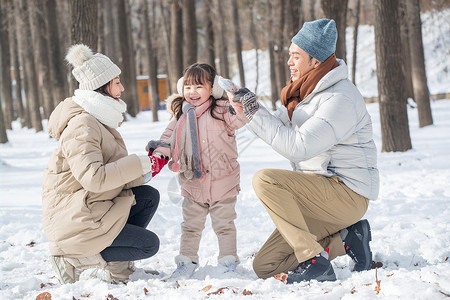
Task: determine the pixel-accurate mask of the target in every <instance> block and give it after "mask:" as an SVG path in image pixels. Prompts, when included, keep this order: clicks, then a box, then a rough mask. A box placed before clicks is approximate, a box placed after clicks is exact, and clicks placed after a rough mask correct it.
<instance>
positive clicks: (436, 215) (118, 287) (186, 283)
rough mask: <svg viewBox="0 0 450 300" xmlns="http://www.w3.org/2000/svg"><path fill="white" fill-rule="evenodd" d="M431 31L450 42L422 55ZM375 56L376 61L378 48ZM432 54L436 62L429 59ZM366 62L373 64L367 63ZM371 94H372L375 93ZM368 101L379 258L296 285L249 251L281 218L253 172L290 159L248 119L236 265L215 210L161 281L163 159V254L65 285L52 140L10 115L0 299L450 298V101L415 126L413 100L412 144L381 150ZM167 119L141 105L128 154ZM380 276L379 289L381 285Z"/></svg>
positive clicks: (169, 182) (173, 205)
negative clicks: (51, 193) (55, 257)
mask: <svg viewBox="0 0 450 300" xmlns="http://www.w3.org/2000/svg"><path fill="white" fill-rule="evenodd" d="M444 12H445V11H444ZM436 14H440V15H439V17H436V15H430V16H428V17H426V18H424V24H434V25H433V26H434V29H435V31H433V30H431V29H430V31H429V34H428V35H427V37H424V42H425V40H427V39H428V37H429V35H431V34H432V32H440V34H443V32H444V36H441V35H438V36H437V38H435V39H433V41H434V42H433V43H431V42H429V43H427V44H426V45H425V47H426V51H425V53H426V57H427V66H433V68H434V69H431V68H430V69H428V73H429V74H436V75H433V76H434V77H431V80H430V76H429V77H428V78H429V83H430V90H431V91H432V92H433V93H434V91H436V93H438V92H442V91H444V92H449V85H450V84H449V83H450V80H449V77H448V76H449V75H448V70H449V64H450V63H449V61H450V59H449V56H450V55H449V54H450V53H449V50H448V49H450V48H449V41H448V40H449V37H450V35H449V34H448V33H449V29H448V28H449V21H448V19H449V10H447V12H446V13H442V12H441V13H436ZM444 16H445V17H444ZM427 18H429V19H427ZM427 20H431V21H427ZM427 26H431V25H427ZM436 27H439V29H438V28H436ZM446 28H447V29H446ZM372 30H373V29H372ZM427 32H428V31H427ZM424 35H425V34H424ZM362 36H364V35H362ZM367 38H368V39H370V35H369V36H368V37H367ZM372 40H373V37H372ZM436 40H439V41H440V42H439V43H440V44H442V45H444V46H445V45H446V46H445V47H444V46H442V47H441V48H440V50H439V51H438V52H436V53H435V54H433V55H432V56H430V55H429V54H428V55H427V53H432V51H435V50H433V49H438V48H437V46H436V42H435V41H436ZM361 43H362V44H364V43H365V42H364V41H361ZM372 43H373V41H372ZM371 47H372V46H371ZM366 49H367V50H366V52H365V51H364V50H363V49H362V50H361V53H359V54H358V55H359V57H360V58H361V60H362V61H364V60H365V59H368V60H367V61H370V59H369V58H365V57H366V56H370V53H371V52H370V51H373V49H372V50H370V47H366ZM253 53H254V51H253ZM371 55H372V60H373V62H374V56H373V52H372V54H371ZM358 59H359V58H358ZM436 60H440V63H433V64H432V63H431V62H435V61H436ZM245 61H247V60H245ZM265 65H267V64H265ZM367 67H370V65H369V64H368V65H367ZM361 68H362V67H361ZM445 70H447V72H446V71H445ZM252 71H253V69H252V68H251V67H249V68H248V69H247V73H248V74H249V78H251V76H252V74H253V73H254V72H253V73H252ZM360 72H361V73H362V74H366V75H367V74H370V73H371V71H370V70H367V71H365V70H361V71H360ZM367 76H369V75H367ZM371 77H372V78H371V79H370V80H367V83H366V88H364V85H363V87H361V89H362V90H366V91H374V90H375V91H376V86H375V88H374V86H373V84H374V82H375V83H376V79H375V80H374V74H373V72H372V76H371ZM260 80H261V81H262V82H263V83H264V81H265V84H263V83H261V86H260V87H259V88H262V86H269V85H268V84H267V81H266V80H265V79H260ZM236 82H238V80H237V81H236ZM249 87H250V88H251V83H249ZM269 94H270V92H269V93H268V95H269ZM363 94H364V91H363ZM367 96H373V95H369V92H368V94H367ZM367 107H368V110H369V112H370V114H371V116H372V120H373V123H374V139H375V142H376V144H377V147H378V151H379V157H378V166H379V169H380V176H381V189H380V196H379V199H378V200H376V201H373V202H371V204H370V206H369V209H368V211H367V214H366V216H365V218H367V219H368V220H369V221H370V224H371V226H372V238H373V241H372V243H371V247H372V252H373V254H374V260H375V261H377V262H381V263H382V264H383V266H382V267H381V268H378V269H377V270H375V269H373V270H370V271H365V272H360V273H352V272H351V271H350V270H351V264H352V262H351V261H350V259H349V258H348V257H346V256H345V257H339V258H337V259H335V260H334V261H333V266H334V269H335V271H336V274H337V278H338V280H337V281H336V282H324V283H318V282H315V281H313V282H310V283H299V284H294V285H289V286H286V285H283V284H282V283H280V282H279V281H276V280H274V279H267V280H262V279H258V278H257V276H256V275H255V273H254V272H253V270H252V261H253V256H254V254H255V253H256V252H257V251H258V249H259V248H260V247H261V245H262V244H263V243H264V241H265V240H266V238H267V237H268V236H269V234H270V233H271V232H272V230H273V229H274V226H273V224H272V221H271V220H270V218H269V216H268V214H267V213H266V211H265V210H264V208H263V207H262V205H261V203H260V202H259V200H258V199H257V197H256V196H255V194H254V192H253V189H252V185H251V178H252V176H253V174H254V173H255V172H256V171H258V170H260V169H263V168H282V169H290V165H289V163H288V162H287V161H286V160H285V159H284V158H282V157H281V156H279V155H278V154H276V153H275V152H274V151H272V150H271V149H270V148H269V147H268V146H267V145H265V144H264V143H263V142H262V141H261V140H259V139H255V138H254V137H253V135H252V134H251V133H249V132H248V131H247V130H246V129H241V130H240V131H239V132H238V135H237V137H238V146H239V151H240V154H239V161H240V163H241V170H242V173H241V187H242V191H241V194H240V196H239V199H238V204H237V213H238V217H237V220H236V226H237V231H238V254H239V256H240V258H241V264H240V265H239V266H238V267H237V272H236V273H222V270H221V269H220V268H219V267H217V259H216V258H217V255H218V249H217V239H216V237H215V234H214V232H213V231H212V228H211V224H210V220H209V218H208V221H207V224H206V228H205V230H204V235H203V238H202V242H201V245H200V253H199V254H200V268H199V270H198V271H197V272H196V273H195V275H194V276H193V278H192V279H190V280H183V281H180V282H178V283H177V282H171V281H168V282H164V281H162V280H161V279H162V278H164V277H165V276H167V275H169V274H170V273H171V272H172V271H173V270H174V268H175V265H174V261H173V259H174V257H175V255H177V254H178V249H179V237H180V223H181V198H180V197H179V194H178V190H177V188H178V186H177V182H176V180H175V174H174V173H172V172H171V171H169V170H168V169H164V170H163V171H162V172H161V173H160V174H159V175H158V176H157V177H155V178H154V179H153V180H152V181H151V182H150V184H151V185H152V186H154V187H155V188H157V189H158V190H159V191H160V193H161V203H160V207H159V208H158V211H157V213H156V215H155V217H154V219H153V220H152V221H151V223H150V225H149V229H151V230H153V231H154V232H156V234H157V235H158V236H159V237H160V240H161V247H160V250H159V252H158V253H157V254H156V255H155V256H154V257H152V258H150V259H146V260H142V261H138V262H137V267H138V268H139V269H138V271H137V272H136V273H135V274H133V275H132V277H131V279H132V281H131V282H130V283H128V284H127V285H124V284H110V283H107V282H105V281H103V280H101V278H100V277H101V276H102V273H101V272H100V271H99V272H97V274H95V272H94V273H93V272H92V271H91V272H90V271H87V272H84V273H83V274H82V280H80V281H79V282H76V283H74V284H68V285H63V286H61V285H60V284H59V283H58V280H57V279H56V278H55V276H54V273H53V271H52V269H51V266H50V263H49V262H48V255H49V252H48V241H47V239H46V238H45V235H44V233H43V229H42V224H41V198H40V193H41V183H42V175H43V170H44V168H45V166H46V164H47V161H48V158H49V156H50V154H51V152H52V151H53V149H54V148H55V147H56V143H57V142H56V141H55V140H53V139H50V138H49V137H48V135H47V134H46V133H43V132H41V133H35V132H34V130H31V129H20V126H19V124H18V123H14V124H13V125H14V129H13V130H11V131H8V138H9V141H10V142H9V143H8V144H6V145H0V299H5V300H6V299H36V297H37V296H38V295H39V294H40V293H43V292H48V293H50V294H51V295H52V299H115V298H117V299H121V300H122V299H179V300H181V299H206V298H211V299H229V298H233V299H271V298H276V299H338V298H339V299H378V298H383V299H392V298H400V299H447V298H448V297H449V296H450V261H449V259H448V257H449V256H450V208H449V207H450V206H449V203H450V185H449V178H450V118H449V116H450V99H447V100H440V101H436V102H433V103H432V113H433V120H434V125H431V126H427V127H425V128H419V127H418V120H417V110H416V109H413V108H408V115H409V125H410V131H411V140H412V144H413V149H412V150H410V151H408V152H405V153H381V152H380V149H381V130H380V120H379V111H378V104H376V103H373V104H368V105H367ZM160 119H161V120H160V122H156V123H153V122H152V121H151V112H142V113H140V114H139V115H138V116H137V117H136V118H130V120H129V122H126V123H125V124H124V125H123V126H122V127H121V128H119V131H120V132H121V134H122V135H123V137H124V139H125V143H126V144H127V147H128V150H129V152H130V153H143V152H144V146H145V144H146V143H147V141H148V140H149V139H154V138H157V137H159V135H160V133H161V132H162V130H163V129H164V128H165V126H166V125H167V122H168V120H169V115H168V114H167V113H165V112H162V111H161V112H160ZM44 125H46V123H45V122H44ZM143 269H149V270H150V269H153V270H158V271H159V272H160V274H159V275H150V274H147V273H145V272H144V271H143ZM95 275H96V276H95ZM377 280H378V283H377ZM378 284H379V288H380V290H379V293H377V292H376V291H375V288H376V287H377V286H378ZM222 288H223V289H222ZM221 292H223V293H221Z"/></svg>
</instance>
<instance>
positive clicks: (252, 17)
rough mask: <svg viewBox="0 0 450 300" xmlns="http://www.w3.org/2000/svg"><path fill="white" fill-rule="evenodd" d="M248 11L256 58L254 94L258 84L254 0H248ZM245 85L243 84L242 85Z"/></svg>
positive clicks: (257, 44)
mask: <svg viewBox="0 0 450 300" xmlns="http://www.w3.org/2000/svg"><path fill="white" fill-rule="evenodd" d="M248 5H249V7H248V9H249V11H250V16H249V20H250V25H249V26H250V30H249V31H250V37H251V40H252V46H253V49H255V58H256V62H255V68H256V71H255V73H256V74H255V90H254V93H255V95H258V84H259V55H258V49H259V40H258V34H257V33H256V27H255V0H250V1H249V4H248ZM242 86H245V85H242Z"/></svg>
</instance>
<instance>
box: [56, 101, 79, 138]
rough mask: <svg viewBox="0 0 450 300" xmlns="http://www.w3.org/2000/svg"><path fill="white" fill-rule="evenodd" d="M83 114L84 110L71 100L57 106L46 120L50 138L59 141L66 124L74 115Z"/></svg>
mask: <svg viewBox="0 0 450 300" xmlns="http://www.w3.org/2000/svg"><path fill="white" fill-rule="evenodd" d="M84 112H85V111H84V109H83V108H82V107H81V106H79V105H78V104H76V103H75V102H74V101H73V100H72V98H67V99H66V100H64V101H63V102H61V103H60V104H58V106H56V108H55V110H54V111H53V112H52V114H51V115H50V118H49V119H48V133H49V134H50V136H51V137H53V138H55V139H59V138H60V136H61V134H62V132H63V131H64V129H65V128H66V126H67V123H69V121H70V120H71V119H72V118H73V117H75V116H76V115H79V114H81V113H84Z"/></svg>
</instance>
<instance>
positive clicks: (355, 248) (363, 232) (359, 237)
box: [341, 220, 372, 272]
mask: <svg viewBox="0 0 450 300" xmlns="http://www.w3.org/2000/svg"><path fill="white" fill-rule="evenodd" d="M345 230H347V234H346V236H345V238H344V239H343V242H344V247H345V252H346V253H347V255H348V256H350V257H351V258H352V260H353V261H354V262H355V267H354V269H353V270H354V271H358V272H359V271H365V270H370V268H371V263H372V252H371V251H370V245H369V242H370V241H371V240H372V233H371V232H370V225H369V221H367V220H361V221H359V222H357V223H355V224H353V225H351V226H349V227H347V228H346V229H343V230H341V235H342V232H344V234H345Z"/></svg>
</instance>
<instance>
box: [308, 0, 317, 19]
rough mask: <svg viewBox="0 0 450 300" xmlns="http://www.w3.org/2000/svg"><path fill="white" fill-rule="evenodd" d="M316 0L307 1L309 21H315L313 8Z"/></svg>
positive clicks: (314, 9)
mask: <svg viewBox="0 0 450 300" xmlns="http://www.w3.org/2000/svg"><path fill="white" fill-rule="evenodd" d="M315 4H316V0H309V18H310V19H309V20H315V19H316V8H315Z"/></svg>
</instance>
